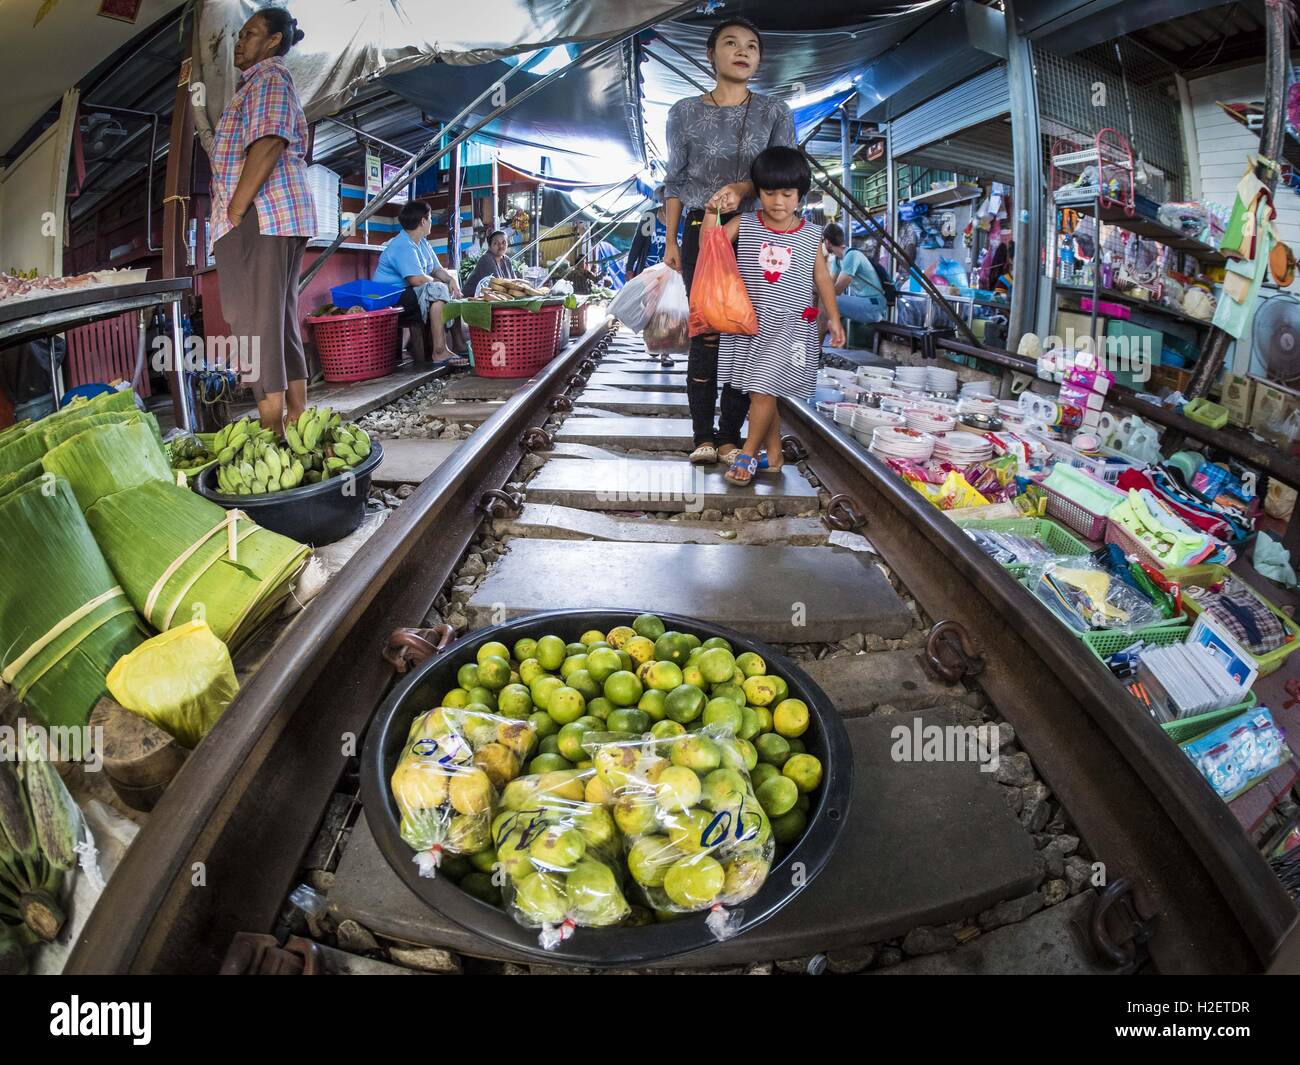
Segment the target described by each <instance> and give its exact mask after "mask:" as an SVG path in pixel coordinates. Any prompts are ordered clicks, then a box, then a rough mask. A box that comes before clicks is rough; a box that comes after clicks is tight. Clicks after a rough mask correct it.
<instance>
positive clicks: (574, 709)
mask: <svg viewBox="0 0 1300 1065" xmlns="http://www.w3.org/2000/svg"><path fill="white" fill-rule="evenodd" d="M586 708H587V700H586V699H584V698H583V697H582V692H580V691H578V689H577V688H569V687H563V686H562V687H559V688H556V689H555V691H553V692H551V696H550V700H549V701H548V702H547V704H546V712H547V713H548V714H550V715H551V717H552V718H554V719H555V723H556V724H557V725H568V724H570V723H571V722H574V721H577V720H578V718H580V717H582V715H583V712H584V711H585V710H586Z"/></svg>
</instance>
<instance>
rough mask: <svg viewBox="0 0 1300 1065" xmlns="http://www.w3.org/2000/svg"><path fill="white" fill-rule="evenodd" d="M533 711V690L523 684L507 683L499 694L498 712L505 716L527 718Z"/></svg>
mask: <svg viewBox="0 0 1300 1065" xmlns="http://www.w3.org/2000/svg"><path fill="white" fill-rule="evenodd" d="M532 711H533V695H532V692H530V691H529V690H528V689H527V688H526V687H524V685H522V684H507V685H506V686H505V687H504V688H502V689H501V691H500V692H499V693H498V694H497V713H499V714H501V715H502V716H503V717H514V718H525V717H527V716H528V715H529V714H531V713H532Z"/></svg>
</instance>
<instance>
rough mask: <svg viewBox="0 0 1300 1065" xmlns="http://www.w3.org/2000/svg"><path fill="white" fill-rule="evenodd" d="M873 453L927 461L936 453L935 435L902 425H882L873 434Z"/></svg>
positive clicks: (891, 457)
mask: <svg viewBox="0 0 1300 1065" xmlns="http://www.w3.org/2000/svg"><path fill="white" fill-rule="evenodd" d="M871 453H872V454H873V455H877V456H879V457H880V458H882V459H907V460H908V461H909V462H925V461H926V460H927V459H929V457H930V456H931V455H932V454H934V437H932V436H931V435H930V434H929V433H918V432H917V431H916V430H915V429H908V428H906V427H904V426H901V425H882V426H880V427H879V428H878V429H876V430H875V431H874V432H872V434H871Z"/></svg>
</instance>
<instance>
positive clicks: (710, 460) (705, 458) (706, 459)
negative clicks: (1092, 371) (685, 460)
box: [691, 444, 718, 466]
mask: <svg viewBox="0 0 1300 1065" xmlns="http://www.w3.org/2000/svg"><path fill="white" fill-rule="evenodd" d="M717 461H718V449H717V448H716V447H714V446H713V445H712V444H701V445H700V446H699V447H697V448H696V449H695V450H694V451H692V452H691V465H692V466H712V465H713V464H714V463H715V462H717Z"/></svg>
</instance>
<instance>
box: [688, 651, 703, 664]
mask: <svg viewBox="0 0 1300 1065" xmlns="http://www.w3.org/2000/svg"><path fill="white" fill-rule="evenodd" d="M702 654H704V648H703V647H692V648H691V653H690V654H688V655H687V656H686V664H687V665H688V666H693V665H695V663H696V662H698V661H699V659H700V655H702Z"/></svg>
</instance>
